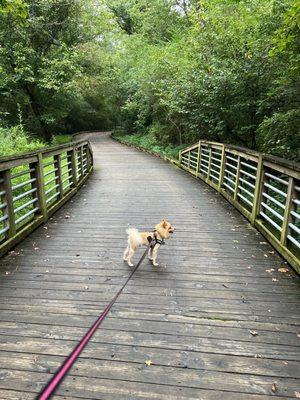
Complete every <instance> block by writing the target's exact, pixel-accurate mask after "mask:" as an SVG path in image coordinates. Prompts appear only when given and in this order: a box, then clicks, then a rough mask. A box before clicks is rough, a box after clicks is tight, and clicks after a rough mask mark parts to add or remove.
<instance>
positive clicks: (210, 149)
mask: <svg viewBox="0 0 300 400" xmlns="http://www.w3.org/2000/svg"><path fill="white" fill-rule="evenodd" d="M211 155H212V147H210V148H209V155H208V171H207V180H208V181H210V180H211V179H210V167H211Z"/></svg>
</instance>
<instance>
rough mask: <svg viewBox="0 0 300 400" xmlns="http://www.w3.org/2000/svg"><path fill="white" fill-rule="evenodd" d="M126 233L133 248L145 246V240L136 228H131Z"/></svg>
mask: <svg viewBox="0 0 300 400" xmlns="http://www.w3.org/2000/svg"><path fill="white" fill-rule="evenodd" d="M126 233H127V234H128V243H129V244H130V245H131V247H139V246H140V245H141V244H143V239H142V238H141V236H140V234H139V231H138V230H137V229H136V228H129V229H127V230H126Z"/></svg>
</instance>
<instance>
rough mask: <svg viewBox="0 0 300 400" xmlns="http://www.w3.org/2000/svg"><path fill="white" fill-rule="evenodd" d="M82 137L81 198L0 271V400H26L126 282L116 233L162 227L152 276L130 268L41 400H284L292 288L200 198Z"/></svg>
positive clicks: (259, 249) (291, 346) (293, 359)
mask: <svg viewBox="0 0 300 400" xmlns="http://www.w3.org/2000/svg"><path fill="white" fill-rule="evenodd" d="M90 136H91V137H90V139H91V141H92V146H93V151H94V161H95V172H94V174H93V175H92V177H91V178H90V179H89V181H88V182H87V183H86V185H85V187H84V188H83V189H82V191H81V192H79V193H78V194H77V195H76V197H75V198H74V199H73V200H71V201H70V202H69V203H68V204H66V205H65V206H64V207H63V208H62V209H61V210H60V211H59V212H57V213H56V214H55V215H54V216H53V217H52V218H51V219H50V220H49V221H48V222H47V224H46V225H45V226H43V227H40V228H39V229H38V230H36V231H35V232H34V233H33V234H31V236H30V237H28V238H27V239H26V240H25V241H24V242H23V243H21V245H19V246H18V247H17V248H16V249H15V250H14V251H13V252H11V253H10V254H9V255H8V256H6V257H5V258H3V259H2V260H1V262H0V265H1V267H0V274H1V276H0V320H1V323H0V398H1V399H33V398H34V397H35V394H36V393H37V392H38V391H39V390H40V389H41V387H42V386H43V385H44V384H45V383H46V381H47V380H48V379H49V377H50V376H51V375H50V374H51V373H52V372H54V370H55V369H56V368H57V367H58V365H59V363H60V362H61V361H62V360H63V357H65V356H66V355H67V354H68V353H69V352H70V350H71V349H72V348H73V347H74V345H75V344H76V341H77V340H79V339H80V337H81V336H82V335H83V333H84V332H85V330H86V329H87V327H89V325H90V324H91V323H92V322H93V321H94V320H95V318H96V316H97V315H98V314H99V313H100V312H101V310H102V309H103V308H104V306H105V305H106V304H107V302H108V301H109V299H110V298H111V297H112V295H113V294H114V293H115V292H116V291H117V289H118V288H119V287H120V285H121V283H122V282H124V279H125V278H126V277H127V276H128V273H129V269H128V267H127V266H126V265H125V264H124V263H123V262H122V252H123V250H124V246H125V241H126V240H125V237H126V234H125V229H126V227H127V224H128V223H131V224H133V225H135V226H137V227H139V228H142V229H151V228H152V227H153V225H154V224H155V223H156V222H157V221H159V220H160V219H161V218H163V217H165V218H167V219H169V220H170V221H171V222H172V223H173V224H174V225H175V227H176V232H175V234H174V237H173V238H172V239H171V240H170V241H169V242H167V244H166V246H164V247H162V249H161V251H160V254H159V259H160V262H161V266H160V267H158V268H153V267H152V266H151V265H150V264H149V263H148V262H147V261H145V262H144V263H143V265H142V266H141V268H140V270H138V272H137V273H136V275H135V276H134V278H133V280H132V281H131V283H130V284H129V286H128V287H127V289H126V291H125V293H124V294H122V295H121V297H120V299H119V301H118V303H117V304H116V305H115V306H114V307H113V311H112V312H111V314H110V315H109V317H108V318H107V319H106V320H105V322H104V323H103V326H102V328H101V329H100V330H98V331H97V333H96V334H95V336H94V338H93V339H92V340H91V342H90V344H89V345H88V347H87V348H86V349H85V350H84V352H83V354H82V357H81V358H80V360H79V361H78V362H77V363H76V365H75V366H74V367H73V368H72V371H71V373H70V375H69V376H68V377H67V379H66V380H65V381H64V382H63V384H62V385H61V387H60V388H59V390H58V392H57V396H55V397H54V398H56V399H67V400H70V399H101V400H116V399H128V400H129V399H130V400H135V399H144V400H146V399H147V400H150V399H157V400H158V399H159V400H167V399H168V400H171V399H178V400H179V399H182V400H183V399H213V400H215V399H220V400H221V399H222V400H223V399H226V400H254V399H259V400H266V399H271V398H274V397H275V398H278V399H287V398H295V396H296V395H295V392H298V391H299V390H300V380H299V371H300V362H299V360H300V350H299V343H300V338H299V332H300V329H299V320H300V314H299V305H300V296H299V293H300V292H299V288H300V287H299V280H298V278H297V277H296V276H295V275H294V273H293V272H292V271H290V272H288V273H280V272H279V271H278V268H280V267H282V266H284V267H286V265H285V264H284V263H283V261H282V259H281V258H280V257H279V256H278V255H277V254H275V253H274V251H273V249H272V248H271V247H270V245H268V244H266V242H265V240H264V239H263V237H262V236H261V235H260V234H258V233H257V232H256V231H255V230H254V229H253V228H251V226H250V224H249V223H248V222H247V221H246V220H245V219H244V218H243V217H242V216H241V215H240V214H239V213H238V212H237V211H236V210H234V209H233V208H232V206H231V205H230V204H229V203H227V202H226V201H225V200H224V199H223V198H222V197H221V196H220V195H218V194H217V193H216V192H215V191H214V190H213V189H211V188H209V187H208V186H206V185H205V184H204V183H202V182H201V181H199V180H196V179H195V178H193V177H192V176H190V175H188V174H187V173H185V172H183V171H181V170H179V169H178V168H176V167H174V166H171V165H168V164H167V163H165V162H164V161H162V160H160V159H156V158H154V157H152V156H149V155H147V154H144V153H141V152H138V151H136V150H134V149H132V148H127V147H124V146H122V145H120V144H119V143H116V142H114V141H113V140H111V139H110V138H109V137H108V135H106V134H102V135H96V134H93V135H90ZM139 254H141V252H139ZM137 256H138V255H137ZM137 256H136V258H135V259H136V260H137V258H138V257H137ZM271 269H274V271H270V270H271ZM250 330H251V331H256V332H257V335H256V336H253V335H252V334H251V332H250ZM252 333H254V332H252ZM146 360H152V362H153V364H152V365H150V366H147V365H146V364H145V361H146ZM274 383H275V386H274ZM272 387H273V390H272Z"/></svg>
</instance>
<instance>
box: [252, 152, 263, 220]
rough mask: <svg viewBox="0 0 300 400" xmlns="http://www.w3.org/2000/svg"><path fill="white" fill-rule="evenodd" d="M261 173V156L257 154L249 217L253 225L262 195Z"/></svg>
mask: <svg viewBox="0 0 300 400" xmlns="http://www.w3.org/2000/svg"><path fill="white" fill-rule="evenodd" d="M263 175H264V173H263V157H262V155H261V154H260V155H259V156H258V161H257V170H256V180H255V189H254V195H253V207H252V213H251V218H250V221H251V224H252V225H254V223H255V220H256V218H257V216H258V214H259V209H260V203H261V196H262V190H263Z"/></svg>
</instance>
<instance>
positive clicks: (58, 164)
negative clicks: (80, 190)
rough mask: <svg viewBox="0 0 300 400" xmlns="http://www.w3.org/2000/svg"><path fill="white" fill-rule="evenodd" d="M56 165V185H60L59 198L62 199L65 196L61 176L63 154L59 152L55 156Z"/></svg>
mask: <svg viewBox="0 0 300 400" xmlns="http://www.w3.org/2000/svg"><path fill="white" fill-rule="evenodd" d="M54 166H55V168H57V171H56V172H57V175H56V179H55V183H56V185H58V190H59V195H58V198H59V199H61V198H62V197H63V187H62V186H63V185H62V178H61V174H62V172H61V154H57V155H55V156H54Z"/></svg>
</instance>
